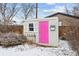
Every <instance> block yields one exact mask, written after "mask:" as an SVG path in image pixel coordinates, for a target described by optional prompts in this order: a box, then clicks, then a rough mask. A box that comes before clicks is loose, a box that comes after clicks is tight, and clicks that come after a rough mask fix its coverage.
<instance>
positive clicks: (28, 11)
mask: <svg viewBox="0 0 79 59" xmlns="http://www.w3.org/2000/svg"><path fill="white" fill-rule="evenodd" d="M21 6H22V13H23V15H24V19H25V20H26V19H27V18H28V17H29V16H32V14H33V12H34V11H33V9H34V4H30V3H28V4H24V3H23V4H21Z"/></svg>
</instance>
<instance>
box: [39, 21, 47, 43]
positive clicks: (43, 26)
mask: <svg viewBox="0 0 79 59" xmlns="http://www.w3.org/2000/svg"><path fill="white" fill-rule="evenodd" d="M39 43H43V44H48V21H40V22H39Z"/></svg>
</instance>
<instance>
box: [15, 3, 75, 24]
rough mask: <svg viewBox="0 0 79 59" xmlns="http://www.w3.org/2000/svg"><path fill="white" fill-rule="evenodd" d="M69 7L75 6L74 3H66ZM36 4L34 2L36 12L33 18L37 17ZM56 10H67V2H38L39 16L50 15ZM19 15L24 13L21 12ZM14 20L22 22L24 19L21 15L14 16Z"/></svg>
mask: <svg viewBox="0 0 79 59" xmlns="http://www.w3.org/2000/svg"><path fill="white" fill-rule="evenodd" d="M66 6H67V9H69V10H71V9H72V7H73V4H71V3H67V4H66ZM35 7H36V4H34V13H33V16H34V17H33V18H35V15H36V12H35V10H36V8H35ZM56 12H62V13H64V12H66V11H65V4H64V3H38V18H44V17H46V16H48V15H51V14H54V13H56ZM18 15H22V14H21V13H20V14H18ZM14 20H16V21H17V22H19V23H21V22H22V21H23V19H22V18H21V17H18V16H17V17H14Z"/></svg>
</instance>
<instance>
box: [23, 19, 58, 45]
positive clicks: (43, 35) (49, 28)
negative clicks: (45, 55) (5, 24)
mask: <svg viewBox="0 0 79 59" xmlns="http://www.w3.org/2000/svg"><path fill="white" fill-rule="evenodd" d="M24 35H25V36H26V37H27V39H28V40H31V41H33V42H34V43H37V44H40V45H45V46H58V42H59V37H58V36H59V35H58V18H57V17H53V18H43V19H31V20H26V21H25V22H24Z"/></svg>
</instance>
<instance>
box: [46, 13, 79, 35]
mask: <svg viewBox="0 0 79 59" xmlns="http://www.w3.org/2000/svg"><path fill="white" fill-rule="evenodd" d="M53 17H58V19H59V25H60V27H59V35H60V36H63V35H65V34H66V33H68V32H69V31H70V29H69V28H70V27H71V26H79V17H77V16H73V15H69V14H65V13H60V12H58V13H55V14H52V15H49V16H46V17H45V18H53Z"/></svg>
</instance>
